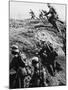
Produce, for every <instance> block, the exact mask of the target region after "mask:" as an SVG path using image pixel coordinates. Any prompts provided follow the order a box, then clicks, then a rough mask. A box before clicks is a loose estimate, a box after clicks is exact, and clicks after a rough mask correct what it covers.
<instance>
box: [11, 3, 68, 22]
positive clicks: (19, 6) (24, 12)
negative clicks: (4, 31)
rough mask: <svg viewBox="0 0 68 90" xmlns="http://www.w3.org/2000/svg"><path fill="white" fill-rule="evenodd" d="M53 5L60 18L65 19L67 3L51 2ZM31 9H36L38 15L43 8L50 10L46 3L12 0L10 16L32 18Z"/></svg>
mask: <svg viewBox="0 0 68 90" xmlns="http://www.w3.org/2000/svg"><path fill="white" fill-rule="evenodd" d="M51 6H53V7H54V8H55V10H56V11H57V13H58V16H59V18H60V20H62V21H65V19H66V18H65V16H66V15H65V14H66V5H63V4H51ZM30 9H32V10H33V11H34V13H35V15H36V17H38V15H39V13H40V11H41V10H42V9H43V10H46V11H48V10H49V9H48V7H47V4H46V3H45V4H44V3H28V2H10V18H14V19H22V20H23V19H27V18H30V14H29V12H30Z"/></svg>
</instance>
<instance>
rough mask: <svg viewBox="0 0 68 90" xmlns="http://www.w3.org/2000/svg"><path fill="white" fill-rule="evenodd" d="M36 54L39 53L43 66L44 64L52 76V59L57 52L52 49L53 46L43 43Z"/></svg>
mask: <svg viewBox="0 0 68 90" xmlns="http://www.w3.org/2000/svg"><path fill="white" fill-rule="evenodd" d="M38 54H39V55H40V58H41V62H42V64H43V65H44V67H45V66H46V67H47V69H48V71H49V73H50V74H51V75H52V76H54V72H55V67H54V60H55V57H56V56H57V53H56V52H55V51H53V47H52V46H51V44H46V45H43V47H42V48H41V50H40V51H39V53H38Z"/></svg>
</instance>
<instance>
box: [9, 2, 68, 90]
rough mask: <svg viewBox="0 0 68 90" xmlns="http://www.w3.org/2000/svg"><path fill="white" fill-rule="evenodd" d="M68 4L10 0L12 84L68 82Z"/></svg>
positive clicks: (54, 84) (46, 84) (10, 86)
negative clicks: (67, 39)
mask: <svg viewBox="0 0 68 90" xmlns="http://www.w3.org/2000/svg"><path fill="white" fill-rule="evenodd" d="M66 10H67V5H66V4H62V3H61V4H59V3H42V2H26V1H9V88H10V89H17V88H36V87H54V86H66V24H67V23H66V19H67V18H66V17H67V15H66V14H67V11H66Z"/></svg>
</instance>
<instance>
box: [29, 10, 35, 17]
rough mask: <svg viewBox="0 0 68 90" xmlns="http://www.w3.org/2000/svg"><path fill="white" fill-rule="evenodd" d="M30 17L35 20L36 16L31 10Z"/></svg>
mask: <svg viewBox="0 0 68 90" xmlns="http://www.w3.org/2000/svg"><path fill="white" fill-rule="evenodd" d="M29 13H30V15H31V19H35V14H34V12H33V11H32V10H31V9H30V12H29Z"/></svg>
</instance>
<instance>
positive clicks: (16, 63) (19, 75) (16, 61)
mask: <svg viewBox="0 0 68 90" xmlns="http://www.w3.org/2000/svg"><path fill="white" fill-rule="evenodd" d="M11 53H12V54H13V56H14V57H13V59H12V61H11V63H10V69H14V70H15V71H16V77H15V78H14V81H15V82H16V83H15V82H13V88H21V87H23V77H24V75H25V74H26V71H25V69H24V67H25V63H24V62H23V61H22V59H21V56H20V51H19V48H18V46H17V45H12V51H11ZM22 69H23V70H22Z"/></svg>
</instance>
